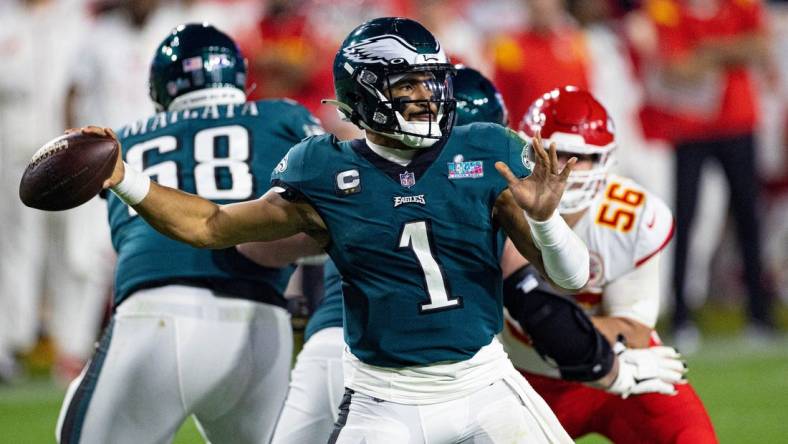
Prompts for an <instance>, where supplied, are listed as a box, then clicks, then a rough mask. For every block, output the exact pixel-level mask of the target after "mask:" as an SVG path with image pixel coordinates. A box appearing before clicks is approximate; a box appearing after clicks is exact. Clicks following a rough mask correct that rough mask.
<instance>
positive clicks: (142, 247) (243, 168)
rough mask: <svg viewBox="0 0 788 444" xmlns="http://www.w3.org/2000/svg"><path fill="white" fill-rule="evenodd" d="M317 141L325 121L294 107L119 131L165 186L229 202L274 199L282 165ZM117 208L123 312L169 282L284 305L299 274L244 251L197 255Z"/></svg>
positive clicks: (152, 122) (156, 120) (277, 105)
mask: <svg viewBox="0 0 788 444" xmlns="http://www.w3.org/2000/svg"><path fill="white" fill-rule="evenodd" d="M315 133H322V130H321V129H320V125H319V122H318V121H317V119H315V118H314V117H313V116H312V115H311V114H309V112H308V111H307V110H306V109H305V108H303V107H302V106H301V105H298V104H297V103H296V102H293V101H290V100H261V101H257V102H246V103H243V104H229V105H210V106H206V107H198V108H190V109H186V110H180V111H171V112H165V113H159V114H157V115H155V116H153V117H150V118H148V119H146V120H142V121H138V122H136V123H134V124H132V125H128V126H125V127H123V128H121V129H119V130H118V131H117V134H118V137H119V138H120V141H121V146H122V147H123V158H124V160H125V161H126V162H127V163H128V164H130V165H131V166H133V167H134V168H137V169H138V170H139V171H142V172H143V173H145V174H148V175H150V176H151V178H153V179H154V180H156V181H157V182H158V183H160V184H162V185H166V186H169V187H172V188H177V189H180V190H183V191H186V192H189V193H193V194H197V195H199V196H201V197H204V198H206V199H209V200H212V201H214V202H217V203H220V204H225V203H232V202H239V201H243V200H249V199H253V198H257V197H259V196H260V195H262V194H263V193H265V191H267V190H268V188H269V179H270V176H271V171H272V170H273V169H274V167H275V166H276V164H277V162H278V161H279V160H280V159H281V158H282V156H284V155H285V153H287V150H288V149H290V147H292V146H293V145H295V144H297V143H298V142H300V141H301V140H302V139H303V138H304V137H306V136H308V135H312V134H315ZM108 205H109V222H110V228H111V233H112V243H113V246H114V247H115V250H116V251H117V253H118V262H117V268H116V273H115V301H114V302H115V306H117V305H119V304H120V303H121V302H122V301H123V300H124V299H125V298H127V297H128V296H129V295H130V294H131V293H133V292H134V291H136V290H139V289H142V288H149V287H158V286H162V285H167V284H181V285H184V284H185V285H194V286H199V287H205V288H211V289H214V290H217V292H219V293H223V294H228V295H231V296H236V297H240V298H243V299H251V300H254V301H257V302H266V303H273V304H277V305H283V304H284V301H283V300H282V299H281V294H282V292H283V291H284V288H285V286H286V285H287V282H288V279H289V277H290V274H291V273H292V270H291V269H290V268H284V269H270V268H264V267H260V266H258V265H256V264H254V263H252V262H251V261H250V260H248V259H246V258H245V257H243V256H241V255H240V254H239V253H238V252H237V250H236V249H235V248H228V249H224V250H203V249H196V248H192V247H190V246H188V245H186V244H184V243H181V242H178V241H175V240H173V239H170V238H168V237H166V236H164V235H162V234H159V233H158V232H157V231H156V230H154V229H153V228H152V227H150V226H149V225H148V224H147V222H145V221H144V220H143V219H142V218H141V217H138V216H137V215H136V213H135V212H134V210H133V209H132V208H131V207H128V206H126V205H125V204H124V203H123V202H121V201H120V199H118V198H117V197H116V196H115V195H114V194H110V195H109V196H108Z"/></svg>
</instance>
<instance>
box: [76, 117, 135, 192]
mask: <svg viewBox="0 0 788 444" xmlns="http://www.w3.org/2000/svg"><path fill="white" fill-rule="evenodd" d="M71 131H81V132H82V134H94V135H97V136H102V137H112V138H113V139H115V141H116V142H117V143H118V144H120V142H119V141H118V136H117V135H116V134H115V132H114V131H112V129H110V128H102V127H100V126H86V127H84V128H80V129H68V130H66V133H68V132H71ZM123 171H124V168H123V154H122V153H121V151H120V150H118V158H117V160H116V161H115V170H114V171H112V176H110V178H109V179H107V180H105V181H104V184H103V185H102V188H104V189H105V190H106V189H107V188H110V187H114V186H115V185H117V184H119V183H120V181H121V180H123Z"/></svg>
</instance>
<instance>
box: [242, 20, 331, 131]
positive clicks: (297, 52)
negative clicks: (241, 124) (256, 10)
mask: <svg viewBox="0 0 788 444" xmlns="http://www.w3.org/2000/svg"><path fill="white" fill-rule="evenodd" d="M274 9H275V10H274V11H269V12H268V13H267V14H266V15H265V17H263V18H262V19H261V20H260V21H259V22H258V25H257V29H256V30H255V31H256V33H255V34H254V35H249V36H247V38H244V39H242V40H241V46H242V50H243V51H244V53H246V54H248V58H249V65H250V66H249V82H248V84H249V85H250V86H254V89H253V90H252V91H250V93H249V99H250V100H258V99H264V98H270V97H288V98H290V99H293V100H296V101H297V102H299V103H300V104H302V105H304V106H305V107H306V108H307V109H309V111H311V112H312V113H315V114H318V115H319V113H320V112H321V111H325V109H326V108H330V107H324V106H321V104H320V100H321V99H324V98H329V97H333V96H334V83H333V78H332V74H331V67H332V62H333V57H334V54H333V50H332V48H330V46H332V45H333V44H334V42H325V41H322V40H321V39H320V38H319V37H318V36H317V35H316V34H315V32H314V31H313V30H312V27H311V26H310V21H309V17H308V11H307V10H305V9H304V7H299V6H289V5H284V6H281V7H277V8H274ZM332 111H333V110H332ZM333 112H335V111H333Z"/></svg>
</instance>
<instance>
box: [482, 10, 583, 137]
mask: <svg viewBox="0 0 788 444" xmlns="http://www.w3.org/2000/svg"><path fill="white" fill-rule="evenodd" d="M493 50H494V51H493V52H494V54H495V72H494V74H493V83H495V86H497V87H498V89H499V90H500V92H501V95H502V96H503V100H504V102H506V106H507V108H508V109H509V118H510V121H512V122H519V121H520V120H521V119H522V118H523V115H524V114H525V112H526V111H527V110H528V107H529V106H530V105H531V103H532V102H533V101H534V100H536V99H537V98H539V97H540V96H541V95H542V94H543V93H544V92H545V91H550V90H552V89H554V88H560V87H562V86H565V85H575V86H577V87H579V88H581V89H585V90H587V89H588V79H587V77H586V69H587V66H586V65H587V56H588V50H587V49H586V46H585V42H584V36H583V33H582V31H581V30H580V29H578V28H575V27H573V26H570V25H566V26H562V27H561V28H559V29H554V30H551V31H542V32H537V31H532V30H526V31H523V32H522V33H519V34H516V35H512V36H503V37H499V38H497V39H496V40H495V41H494V42H493Z"/></svg>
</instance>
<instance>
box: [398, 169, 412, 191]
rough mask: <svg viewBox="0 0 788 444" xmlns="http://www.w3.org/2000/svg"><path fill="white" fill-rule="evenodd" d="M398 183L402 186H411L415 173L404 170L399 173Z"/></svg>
mask: <svg viewBox="0 0 788 444" xmlns="http://www.w3.org/2000/svg"><path fill="white" fill-rule="evenodd" d="M399 184H400V185H402V186H403V187H408V188H410V187H412V186H413V185H416V175H415V174H413V173H409V172H407V171H405V172H404V173H400V175H399Z"/></svg>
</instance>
